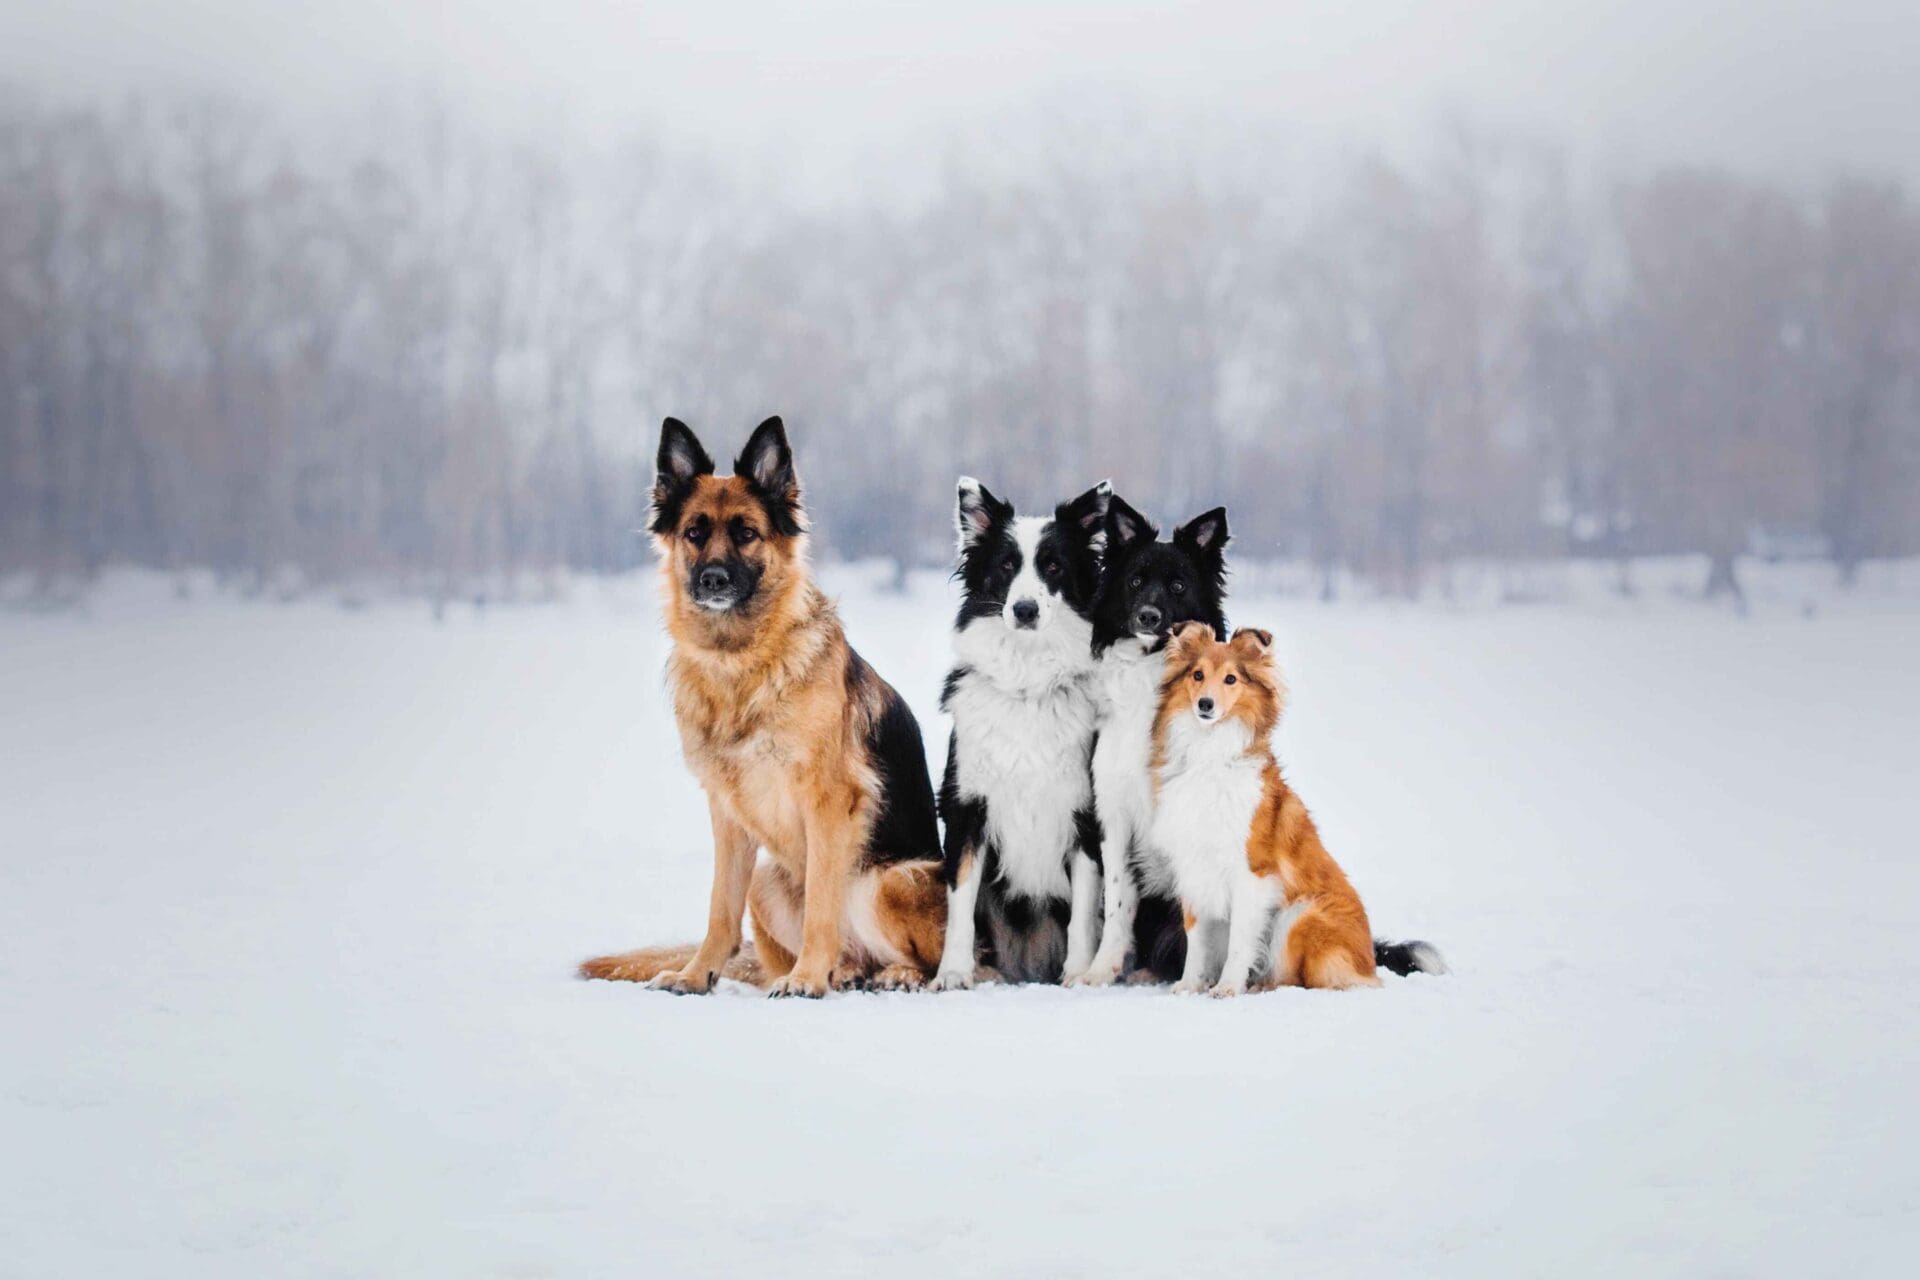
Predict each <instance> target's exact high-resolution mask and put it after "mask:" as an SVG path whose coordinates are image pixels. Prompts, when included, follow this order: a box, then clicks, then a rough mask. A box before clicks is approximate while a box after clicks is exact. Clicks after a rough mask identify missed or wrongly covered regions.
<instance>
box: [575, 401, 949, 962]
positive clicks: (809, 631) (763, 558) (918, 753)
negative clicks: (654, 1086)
mask: <svg viewBox="0 0 1920 1280" xmlns="http://www.w3.org/2000/svg"><path fill="white" fill-rule="evenodd" d="M657 470H658V474H657V478H656V480H655V483H654V489H653V509H652V512H651V515H650V518H649V521H648V528H649V530H650V531H651V533H652V534H653V538H654V544H655V546H656V547H657V548H658V550H659V552H660V577H661V596H662V600H663V612H664V614H665V620H666V626H667V631H668V634H669V635H670V636H671V637H672V640H673V649H672V653H671V655H670V657H669V658H668V662H667V682H668V685H669V687H670V688H671V690H672V693H673V712H674V719H675V721H676V722H677V723H678V726H679V729H680V743H681V749H682V751H683V753H684V755H685V756H686V760H687V764H688V766H689V767H690V768H691V769H692V770H693V773H694V776H695V777H697V778H698V779H699V780H700V785H701V786H702V787H703V788H704V789H705V791H706V793H707V806H708V810H709V815H710V817H711V820H712V824H713V863H714V867H713V892H712V897H711V900H710V903H709V906H708V911H707V932H706V937H705V939H704V940H703V941H702V942H701V943H700V945H699V946H698V947H697V948H670V949H662V948H656V949H651V950H646V951H636V952H629V953H627V954H624V955H615V956H602V957H600V958H599V959H596V960H589V961H587V962H586V963H585V964H584V965H582V966H581V973H582V975H583V976H585V977H589V978H614V979H622V980H626V981H633V982H648V983H650V985H652V986H653V987H655V988H658V989H660V990H665V991H675V992H682V993H700V992H705V991H708V990H709V989H711V988H712V986H713V984H714V981H715V980H716V979H717V978H719V977H721V976H722V975H725V976H728V977H734V978H739V979H742V980H746V981H752V982H756V983H762V982H764V984H765V985H766V988H767V991H768V994H770V995H776V996H821V995H825V994H826V993H827V992H828V991H830V990H838V989H842V988H846V987H849V986H857V985H862V984H864V983H866V982H868V981H871V982H872V983H873V984H874V985H876V986H880V987H894V988H910V987H917V986H919V985H920V984H921V983H922V982H923V981H924V980H925V978H926V977H927V975H929V974H931V973H932V972H933V970H934V966H935V965H936V964H937V962H938V961H939V959H940V947H941V940H942V936H943V933H944V930H945V921H946V892H945V887H944V885H943V884H942V882H941V877H940V862H939V833H938V831H937V829H936V825H935V818H934V801H933V786H932V783H931V781H930V780H929V778H928V776H927V764H926V755H925V752H924V750H923V748H922V745H921V741H920V726H919V724H918V723H917V722H916V721H915V720H914V718H913V713H912V712H911V711H909V710H908V709H907V705H906V703H904V702H903V701H901V698H900V695H899V694H897V693H895V692H894V690H893V688H892V687H891V686H890V685H888V684H887V682H886V681H885V680H882V679H881V678H880V677H879V676H878V675H876V674H875V673H874V670H873V668H872V667H869V666H868V665H867V664H866V663H865V662H863V661H862V660H861V658H860V655H859V654H857V653H855V652H854V651H853V649H852V648H851V647H850V646H849V645H848V644H847V638H846V634H845V633H844V632H843V631H842V630H841V627H840V620H839V618H838V617H837V616H836V615H835V613H834V609H833V605H832V603H831V602H830V601H828V599H827V597H826V596H825V595H824V594H822V592H821V590H820V588H819V587H818V586H816V585H815V583H814V581H813V578H812V576H811V575H810V574H809V572H808V569H807V559H806V518H805V515H804V513H803V511H802V508H801V503H800V483H799V479H798V477H797V476H796V475H795V473H794V467H793V454H792V451H791V449H790V448H789V447H788V444H787V435H786V430H785V428H784V427H783V426H782V425H781V422H780V419H779V418H769V419H767V420H766V421H765V422H763V423H761V424H760V426H759V427H758V428H756V429H755V430H754V433H753V436H752V438H751V439H749V440H748V441H747V445H746V448H744V449H742V450H741V452H740V456H739V457H738V458H737V459H736V460H735V461H734V464H733V474H732V475H730V476H717V475H715V474H714V466H713V459H712V458H710V457H709V456H708V455H707V451H706V450H705V449H704V448H702V447H701V444H700V441H699V440H698V439H697V438H696V437H695V436H694V434H693V432H692V431H691V430H689V429H688V428H687V426H686V425H685V424H684V423H682V422H680V421H678V420H677V419H674V418H668V419H667V420H666V423H665V425H664V426H663V427H662V429H661V433H660V454H659V460H658V469H657ZM762 848H764V849H765V850H766V851H767V853H768V854H769V855H770V857H769V859H768V860H767V861H765V862H760V863H758V864H757V865H756V860H757V853H758V851H759V850H760V849H762ZM743 909H750V910H751V913H752V916H753V937H754V948H753V951H754V956H753V959H752V960H751V961H750V960H748V959H747V958H746V957H743V956H742V954H741V938H740V918H741V914H742V911H743Z"/></svg>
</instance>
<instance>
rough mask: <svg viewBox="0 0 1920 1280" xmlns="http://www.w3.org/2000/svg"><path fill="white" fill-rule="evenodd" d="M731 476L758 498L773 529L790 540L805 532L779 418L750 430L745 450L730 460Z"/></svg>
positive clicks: (789, 450)
mask: <svg viewBox="0 0 1920 1280" xmlns="http://www.w3.org/2000/svg"><path fill="white" fill-rule="evenodd" d="M733 474H735V475H736V476H740V477H741V478H742V479H744V480H745V481H746V482H747V483H748V484H750V485H752V486H753V489H754V491H755V492H756V493H758V494H759V495H760V498H761V500H762V501H763V502H764V503H765V504H766V507H767V518H768V519H769V520H771V521H772V522H773V527H774V528H775V529H777V530H779V531H780V532H781V533H783V534H785V535H786V536H788V537H789V538H791V537H795V536H796V535H798V534H799V533H800V532H801V531H802V530H803V529H805V527H806V526H805V525H804V524H802V523H801V519H800V477H799V476H798V475H796V474H794V470H793V449H792V448H791V447H790V446H789V445H788V444H787V426H786V424H785V423H784V422H782V421H780V418H779V415H777V414H776V415H775V416H773V417H771V418H768V419H767V420H766V421H765V422H763V423H761V424H760V425H759V426H757V427H755V428H754V429H753V434H752V435H751V436H749V437H748V438H747V447H746V448H744V449H742V450H741V451H740V456H739V457H737V458H735V459H734V460H733Z"/></svg>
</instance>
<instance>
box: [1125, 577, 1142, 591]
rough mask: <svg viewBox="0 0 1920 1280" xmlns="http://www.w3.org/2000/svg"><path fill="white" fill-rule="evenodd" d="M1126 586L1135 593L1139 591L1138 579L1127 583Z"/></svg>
mask: <svg viewBox="0 0 1920 1280" xmlns="http://www.w3.org/2000/svg"><path fill="white" fill-rule="evenodd" d="M1127 585H1128V586H1130V587H1132V588H1133V589H1134V590H1135V591H1138V590H1139V589H1140V579H1138V578H1135V579H1134V580H1133V581H1132V582H1129V583H1128V584H1127Z"/></svg>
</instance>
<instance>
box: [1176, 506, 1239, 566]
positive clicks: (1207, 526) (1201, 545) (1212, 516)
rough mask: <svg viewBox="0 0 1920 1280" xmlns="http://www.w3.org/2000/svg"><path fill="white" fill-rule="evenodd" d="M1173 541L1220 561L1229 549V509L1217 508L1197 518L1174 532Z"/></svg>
mask: <svg viewBox="0 0 1920 1280" xmlns="http://www.w3.org/2000/svg"><path fill="white" fill-rule="evenodd" d="M1173 540H1174V541H1175V542H1184V543H1186V544H1187V545H1188V546H1190V547H1192V548H1193V549H1194V550H1195V551H1201V552H1205V553H1206V554H1207V555H1210V556H1212V557H1213V558H1214V559H1216V560H1217V559H1219V558H1220V556H1221V554H1222V553H1224V552H1225V551H1226V549H1227V509H1226V508H1225V507H1215V508H1214V509H1213V510H1211V511H1207V512H1203V513H1202V514H1200V515H1197V516H1195V517H1194V518H1193V519H1191V520H1189V521H1187V522H1186V523H1185V524H1183V525H1181V526H1180V527H1179V528H1178V529H1175V530H1174V531H1173Z"/></svg>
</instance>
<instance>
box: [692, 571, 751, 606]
mask: <svg viewBox="0 0 1920 1280" xmlns="http://www.w3.org/2000/svg"><path fill="white" fill-rule="evenodd" d="M692 588H693V590H692V595H693V602H694V603H695V604H697V605H699V606H700V607H701V608H702V609H712V610H713V611H714V612H716V613H718V612H720V611H722V610H725V609H731V608H733V607H734V606H735V605H737V604H739V603H740V584H739V583H738V582H737V581H736V580H735V578H734V575H733V574H732V573H731V572H729V571H728V569H727V567H726V566H725V565H722V564H706V565H701V566H700V567H699V568H698V569H695V570H694V571H693V583H692Z"/></svg>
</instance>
